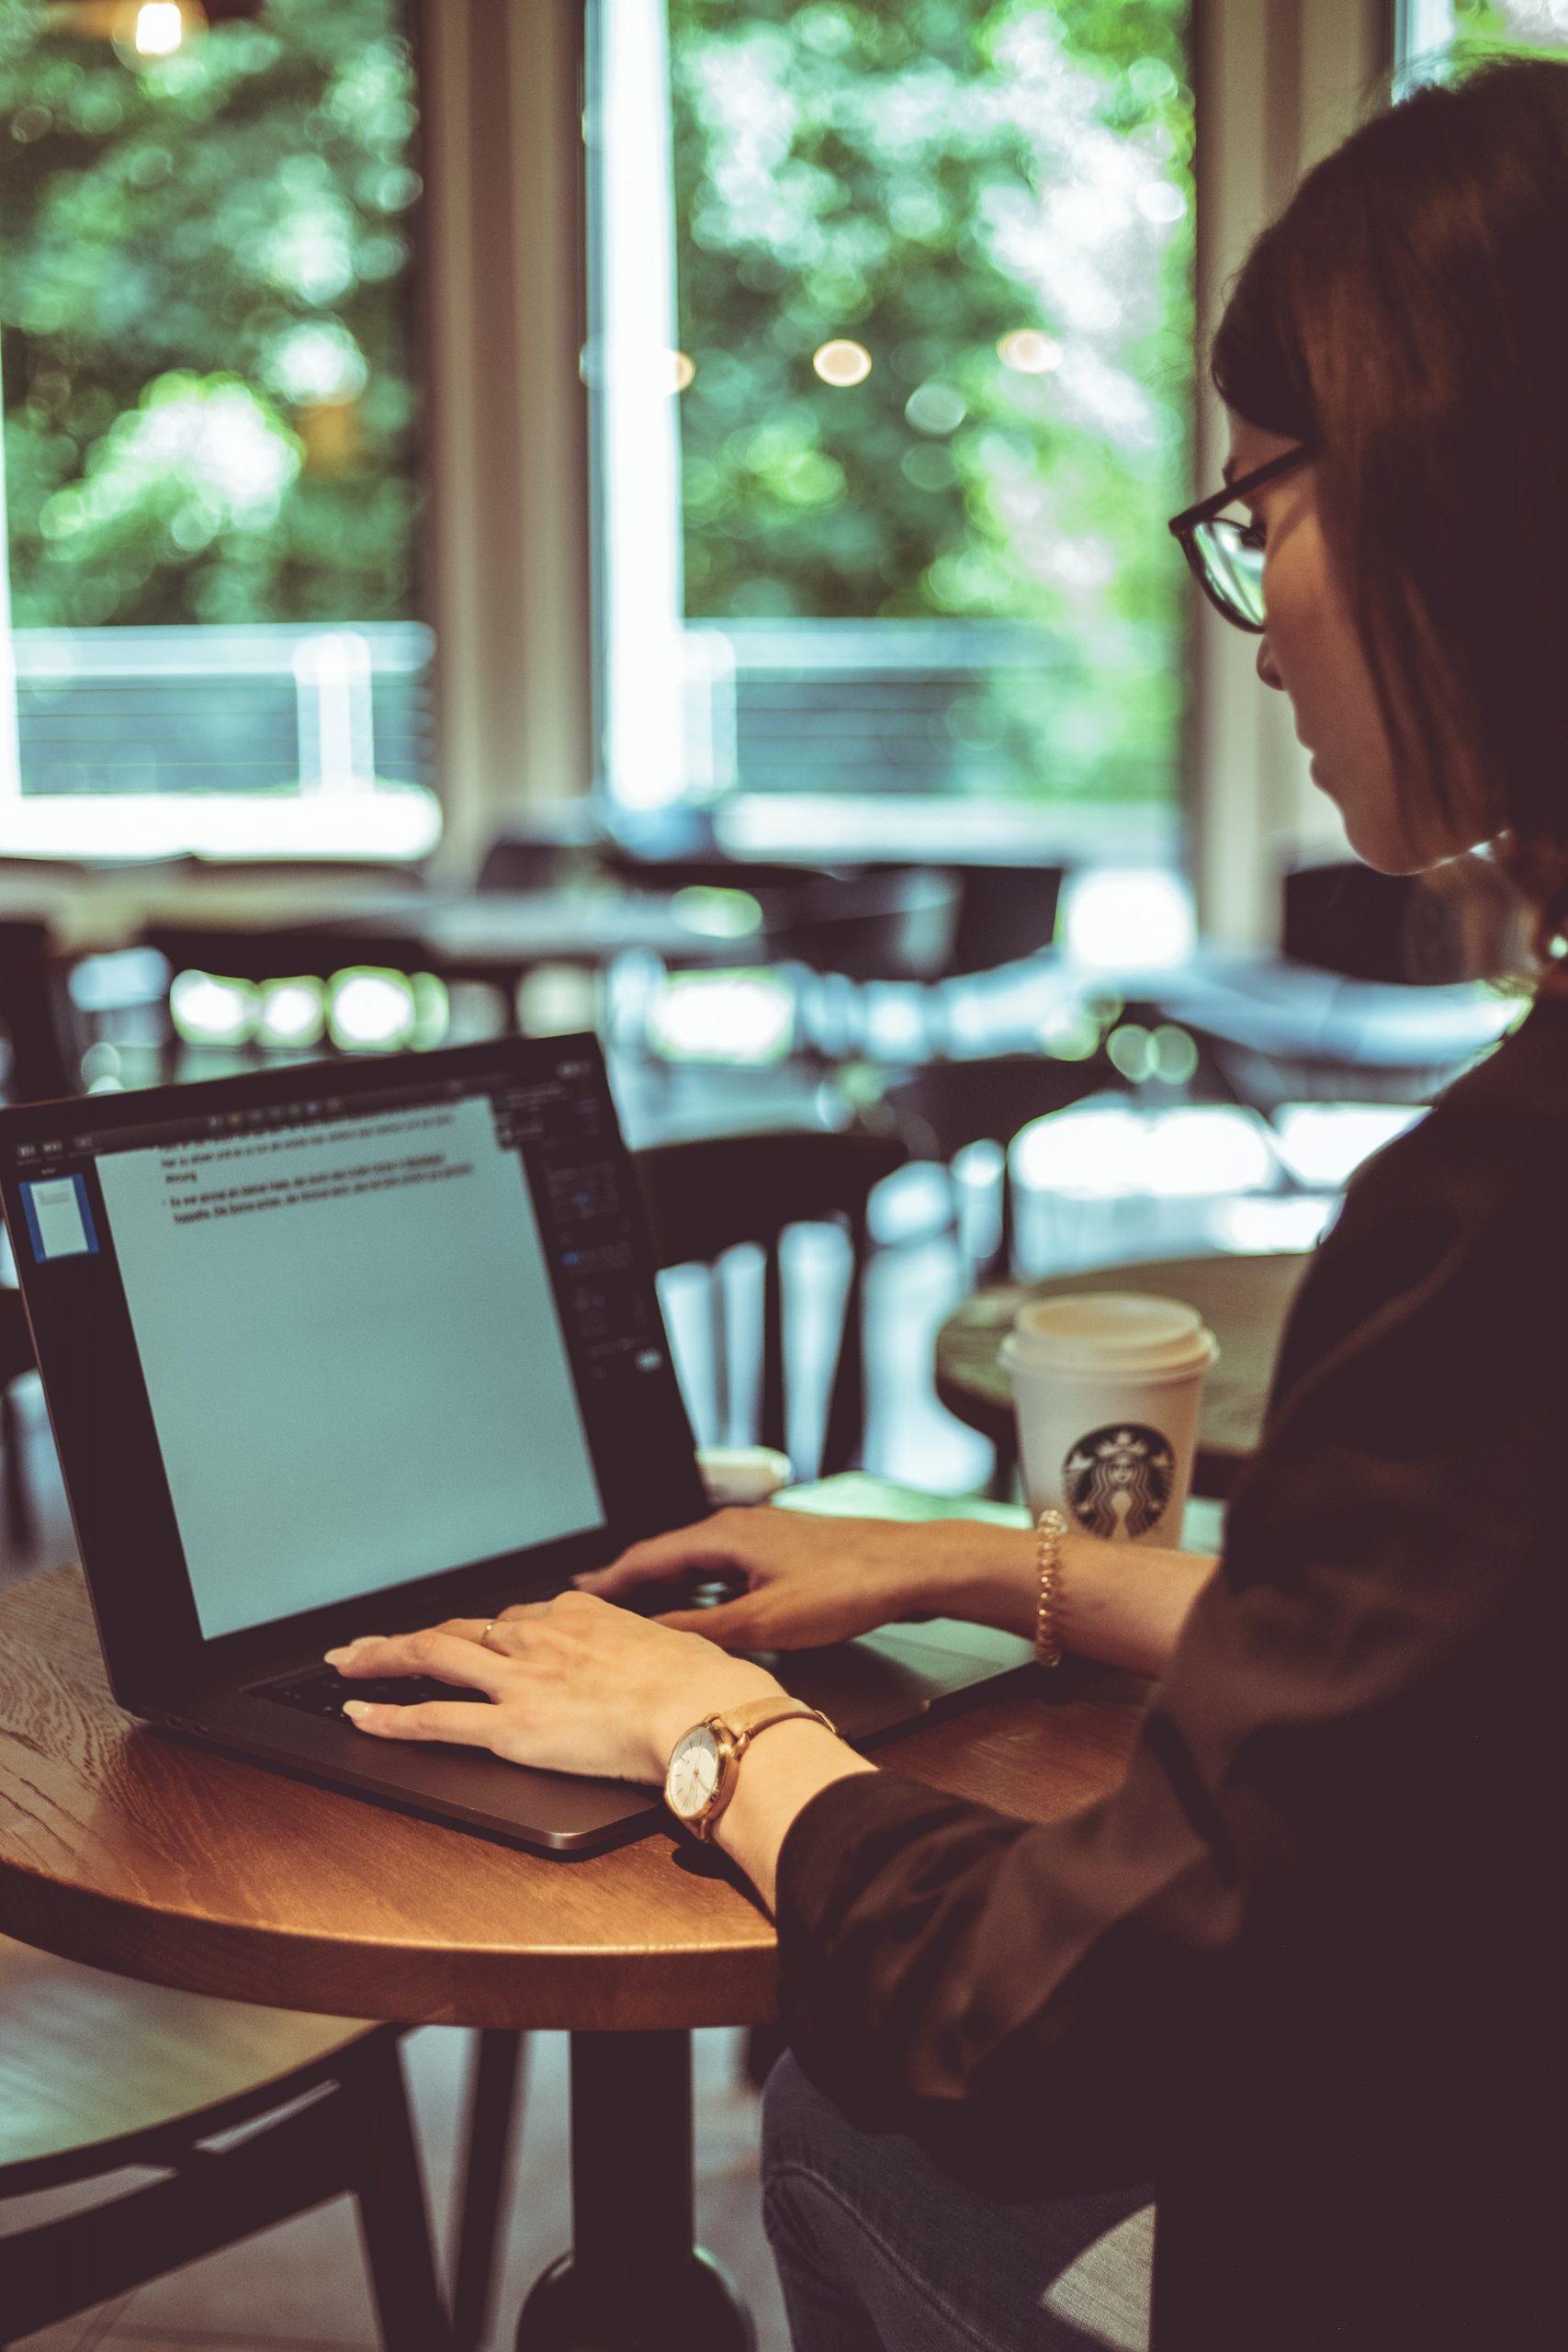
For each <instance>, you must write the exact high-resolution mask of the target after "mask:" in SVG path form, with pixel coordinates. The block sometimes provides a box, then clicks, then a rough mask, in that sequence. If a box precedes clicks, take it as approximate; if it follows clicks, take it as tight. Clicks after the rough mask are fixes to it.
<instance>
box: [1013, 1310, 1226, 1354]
mask: <svg viewBox="0 0 1568 2352" xmlns="http://www.w3.org/2000/svg"><path fill="white" fill-rule="evenodd" d="M1011 1340H1012V1344H1011V1346H1010V1349H1009V1350H1008V1353H1009V1355H1010V1357H1011V1358H1012V1359H1013V1361H1015V1362H1019V1363H1027V1364H1038V1365H1040V1366H1041V1367H1042V1368H1046V1367H1049V1368H1051V1369H1053V1370H1054V1369H1056V1368H1058V1367H1059V1368H1060V1369H1061V1370H1063V1371H1071V1372H1109V1373H1130V1374H1138V1373H1151V1372H1178V1371H1186V1370H1189V1369H1195V1368H1196V1367H1198V1366H1199V1365H1201V1364H1206V1363H1209V1362H1211V1361H1212V1359H1213V1356H1214V1354H1215V1353H1216V1352H1217V1351H1216V1349H1215V1345H1214V1335H1213V1332H1212V1331H1210V1330H1208V1329H1205V1327H1204V1323H1203V1318H1202V1317H1201V1315H1200V1314H1199V1312H1198V1310H1197V1308H1196V1307H1195V1306H1183V1305H1182V1303H1181V1301H1180V1300H1179V1299H1174V1298H1153V1297H1150V1296H1148V1295H1146V1294H1145V1293H1143V1292H1140V1291H1110V1290H1103V1291H1080V1292H1078V1293H1077V1294H1076V1295H1068V1296H1064V1297H1061V1298H1037V1299H1032V1300H1031V1301H1030V1302H1029V1303H1028V1304H1027V1305H1026V1306H1021V1307H1020V1308H1019V1310H1018V1313H1017V1315H1016V1316H1015V1317H1013V1329H1012V1334H1011Z"/></svg>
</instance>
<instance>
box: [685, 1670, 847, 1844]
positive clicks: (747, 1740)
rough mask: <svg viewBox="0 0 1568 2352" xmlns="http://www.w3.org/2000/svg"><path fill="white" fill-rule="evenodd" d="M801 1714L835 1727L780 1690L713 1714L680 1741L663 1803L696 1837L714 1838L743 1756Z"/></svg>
mask: <svg viewBox="0 0 1568 2352" xmlns="http://www.w3.org/2000/svg"><path fill="white" fill-rule="evenodd" d="M797 1715H798V1716H800V1717H802V1718H803V1719H804V1720H805V1721H806V1722H807V1723H813V1724H825V1725H826V1726H827V1728H828V1730H829V1731H831V1730H832V1729H833V1725H832V1724H830V1723H829V1722H828V1718H827V1716H826V1715H825V1714H824V1713H822V1711H821V1709H820V1708H819V1707H808V1706H807V1703H806V1702H805V1700H804V1699H791V1698H789V1697H787V1696H786V1695H785V1693H784V1691H779V1692H778V1693H777V1695H776V1696H774V1697H773V1698H768V1699H753V1700H752V1701H751V1702H750V1705H748V1706H744V1707H731V1708H730V1709H729V1712H728V1714H723V1715H708V1716H706V1717H705V1719H704V1721H703V1722H701V1723H700V1724H693V1725H692V1728H691V1730H690V1731H689V1732H686V1733H685V1734H684V1735H683V1736H682V1737H681V1738H680V1739H678V1740H677V1741H676V1742H675V1746H674V1747H673V1749H672V1750H671V1757H670V1769H669V1770H668V1771H667V1772H666V1773H665V1775H664V1802H665V1804H667V1805H668V1806H669V1808H670V1810H671V1813H672V1814H673V1815H674V1816H675V1818H676V1820H677V1821H678V1822H680V1823H681V1824H682V1826H683V1827H684V1828H687V1829H689V1830H690V1831H691V1833H692V1835H693V1837H694V1838H708V1837H711V1836H712V1834H713V1826H714V1823H715V1822H716V1820H717V1819H718V1816H719V1815H720V1814H721V1813H722V1812H723V1811H724V1808H725V1806H726V1805H727V1804H728V1803H729V1800H730V1798H731V1797H732V1796H733V1795H734V1794H735V1783H736V1781H737V1780H738V1779H739V1774H740V1759H741V1758H742V1757H743V1756H744V1755H745V1753H746V1750H747V1749H748V1748H749V1747H750V1745H751V1742H752V1741H753V1740H754V1739H755V1738H756V1737H757V1736H758V1734H759V1733H760V1732H764V1731H767V1730H768V1729H769V1728H770V1726H771V1725H773V1724H783V1723H789V1722H791V1721H792V1720H793V1719H794V1718H795V1716H797Z"/></svg>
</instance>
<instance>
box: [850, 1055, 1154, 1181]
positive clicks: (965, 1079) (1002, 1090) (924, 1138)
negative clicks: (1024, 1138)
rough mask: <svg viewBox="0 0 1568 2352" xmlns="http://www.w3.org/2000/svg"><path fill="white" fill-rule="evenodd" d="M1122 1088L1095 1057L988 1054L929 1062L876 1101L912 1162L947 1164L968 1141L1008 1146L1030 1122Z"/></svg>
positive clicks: (1100, 1057) (1104, 1063)
mask: <svg viewBox="0 0 1568 2352" xmlns="http://www.w3.org/2000/svg"><path fill="white" fill-rule="evenodd" d="M1122 1083H1123V1081H1122V1080H1121V1079H1120V1078H1119V1077H1118V1076H1117V1073H1116V1071H1115V1070H1114V1069H1112V1067H1111V1064H1110V1063H1109V1062H1108V1061H1107V1060H1106V1058H1105V1057H1104V1056H1103V1055H1102V1054H1098V1053H1097V1054H1094V1055H1091V1056H1090V1057H1089V1058H1088V1059H1086V1060H1084V1061H1058V1060H1057V1059H1056V1058H1055V1056H1053V1055H1050V1054H988V1055H986V1056H985V1057H982V1058H980V1059H977V1060H975V1061H963V1062H930V1063H928V1064H927V1065H926V1066H925V1068H924V1069H917V1070H914V1071H912V1072H911V1073H910V1075H909V1076H908V1078H907V1079H904V1080H900V1082H899V1083H898V1084H897V1086H893V1087H889V1089H888V1090H887V1092H886V1095H885V1096H884V1098H883V1099H884V1101H885V1103H886V1106H887V1108H888V1109H889V1110H890V1111H891V1112H892V1114H893V1115H894V1117H895V1118H896V1119H897V1123H898V1126H899V1130H900V1132H901V1133H902V1135H903V1136H904V1138H905V1141H906V1142H907V1143H908V1147H909V1149H910V1152H911V1154H912V1155H913V1156H914V1157H915V1158H916V1159H940V1160H943V1161H951V1160H952V1159H953V1158H954V1157H955V1155H956V1154H957V1153H959V1152H961V1151H963V1150H964V1149H965V1148H967V1147H968V1146H969V1145H970V1144H972V1143H997V1144H1002V1145H1007V1144H1010V1142H1011V1141H1012V1139H1013V1137H1014V1136H1016V1135H1019V1134H1021V1132H1022V1130H1023V1129H1024V1128H1025V1127H1027V1126H1028V1125H1030V1124H1031V1122H1032V1120H1035V1119H1042V1118H1043V1117H1044V1116H1045V1115H1046V1114H1047V1113H1048V1112H1051V1111H1065V1110H1066V1108H1067V1106H1068V1105H1069V1104H1070V1103H1081V1102H1082V1101H1083V1100H1084V1099H1085V1097H1086V1096H1088V1095H1090V1094H1102V1093H1104V1092H1105V1091H1107V1090H1108V1089H1118V1088H1120V1087H1121V1086H1122Z"/></svg>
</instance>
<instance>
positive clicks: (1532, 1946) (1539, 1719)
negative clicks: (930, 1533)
mask: <svg viewBox="0 0 1568 2352" xmlns="http://www.w3.org/2000/svg"><path fill="white" fill-rule="evenodd" d="M1565 1504H1568V1003H1564V1002H1562V1001H1542V1002H1540V1003H1538V1004H1537V1005H1536V1006H1535V1008H1534V1009H1533V1010H1532V1011H1531V1012H1530V1013H1529V1017H1528V1018H1527V1019H1526V1020H1525V1022H1524V1023H1523V1024H1522V1025H1521V1026H1520V1027H1519V1028H1518V1029H1517V1031H1516V1032H1515V1033H1514V1034H1513V1035H1511V1036H1510V1037H1508V1038H1507V1039H1506V1041H1505V1043H1504V1044H1503V1045H1502V1046H1500V1047H1499V1048H1498V1049H1497V1050H1496V1052H1495V1053H1494V1054H1492V1055H1491V1056H1490V1057H1488V1058H1487V1059H1486V1060H1485V1061H1484V1062H1483V1064H1481V1065H1480V1066H1479V1067H1478V1068H1476V1069H1472V1070H1471V1071H1470V1072H1468V1073H1467V1074H1466V1075H1465V1076H1464V1077H1463V1078H1461V1080H1458V1081H1457V1082H1456V1083H1455V1084H1454V1085H1453V1086H1451V1087H1450V1089H1449V1091H1447V1092H1446V1093H1445V1094H1444V1095H1443V1096H1442V1098H1441V1099H1440V1100H1439V1102H1438V1103H1437V1105H1436V1106H1435V1107H1434V1108H1433V1110H1432V1111H1431V1112H1430V1113H1429V1114H1427V1117H1426V1118H1425V1119H1424V1120H1423V1121H1422V1122H1421V1123H1420V1125H1418V1126H1416V1128H1414V1129H1413V1130H1412V1131H1411V1132H1410V1133H1409V1134H1407V1135H1405V1136H1402V1137H1401V1138H1400V1139H1399V1141H1398V1142H1397V1143H1395V1144H1393V1146H1391V1147H1390V1148H1388V1149H1386V1150H1385V1151H1383V1152H1382V1153H1380V1154H1379V1155H1378V1157H1377V1158H1376V1159H1374V1160H1372V1161H1371V1162H1370V1163H1369V1164H1368V1165H1367V1166H1366V1167H1365V1168H1364V1169H1363V1170H1361V1171H1360V1173H1359V1175H1358V1177H1357V1178H1356V1180H1355V1182H1353V1183H1352V1184H1351V1186H1350V1188H1349V1192H1348V1196H1347V1199H1346V1202H1345V1204H1344V1207H1343V1209H1342V1211H1341V1213H1340V1216H1339V1217H1338V1220H1337V1223H1336V1225H1335V1226H1334V1227H1333V1229H1332V1231H1331V1232H1330V1233H1329V1234H1328V1236H1327V1237H1326V1238H1325V1240H1324V1242H1323V1243H1322V1244H1321V1246H1320V1248H1319V1250H1318V1252H1317V1255H1316V1259H1315V1261H1314V1264H1313V1266H1312V1267H1311V1268H1310V1270H1309V1272H1308V1274H1307V1277H1306V1280H1305V1282H1304V1283H1303V1286H1302V1289H1301V1292H1300V1293H1299V1295H1298V1297H1297V1301H1296V1304H1295V1306H1294V1308H1293V1310H1292V1316H1291V1318H1290V1322H1289V1325H1288V1328H1287V1330H1286V1334H1285V1338H1284V1341H1283V1345H1282V1348H1281V1352H1280V1362H1279V1365H1278V1368H1277V1371H1276V1374H1275V1380H1274V1385H1273V1391H1272V1395H1271V1397H1270V1400H1269V1413H1268V1418H1267V1425H1266V1431H1265V1436H1264V1441H1263V1443H1262V1446H1261V1449H1260V1451H1259V1453H1258V1456H1257V1457H1256V1460H1255V1462H1254V1463H1253V1464H1252V1465H1251V1467H1250V1468H1249V1470H1248V1473H1247V1476H1246V1477H1245V1479H1244V1480H1243V1482H1242V1484H1241V1486H1240V1487H1239V1489H1238V1491H1237V1493H1236V1495H1235V1498H1234V1500H1233V1503H1232V1505H1231V1510H1230V1513H1229V1520H1228V1525H1227V1531H1226V1537H1225V1548H1224V1557H1223V1559H1222V1561H1221V1563H1220V1566H1219V1569H1218V1571H1217V1573H1216V1575H1215V1577H1214V1578H1213V1581H1212V1583H1211V1584H1210V1585H1209V1587H1208V1588H1206V1589H1205V1590H1204V1592H1203V1594H1202V1596H1201V1599H1200V1600H1199V1602H1198V1604H1197V1606H1196V1608H1195V1609H1194V1611H1193V1612H1192V1616H1191V1618H1190V1622H1189V1624H1188V1627H1187V1630H1186V1633H1185V1634H1184V1636H1183V1639H1182V1642H1181V1645H1180V1647H1179V1651H1178V1654H1177V1656H1176V1657H1175V1658H1174V1659H1173V1661H1172V1663H1171V1667H1170V1670H1169V1673H1168V1676H1167V1678H1166V1679H1165V1681H1164V1682H1163V1683H1162V1684H1160V1685H1159V1686H1158V1687H1157V1689H1156V1691H1154V1693H1153V1696H1152V1698H1151V1702H1150V1706H1149V1711H1148V1713H1147V1716H1146V1719H1145V1725H1144V1728H1143V1731H1142V1734H1141V1736H1140V1739H1139V1743H1138V1746H1137V1748H1136V1750H1135V1753H1134V1758H1133V1761H1132V1765H1131V1768H1130V1770H1129V1772H1128V1775H1127V1778H1126V1781H1125V1783H1124V1784H1123V1786H1122V1788H1121V1789H1120V1790H1118V1791H1117V1792H1116V1793H1115V1794H1114V1795H1112V1796H1111V1797H1108V1798H1107V1799H1105V1800H1104V1801H1103V1802H1102V1803H1100V1804H1097V1805H1095V1806H1093V1807H1092V1808H1091V1809H1090V1810H1089V1811H1088V1812H1086V1813H1082V1814H1079V1815H1076V1816H1075V1817H1074V1818H1072V1819H1070V1820H1067V1821H1064V1822H1061V1823H1057V1824H1054V1825H1052V1826H1047V1827H1039V1826H1021V1825H1020V1824H1019V1823H1018V1822H1016V1821H1014V1820H1011V1819H1010V1818H1007V1817H1004V1816H1003V1815H998V1814H995V1813H991V1812H989V1811H987V1809H985V1808H984V1807H981V1806H977V1805H974V1804H964V1803H961V1802H959V1801H957V1800H955V1799H950V1798H947V1797H944V1796H942V1795H937V1794H933V1793H932V1792H930V1791H927V1790H924V1789H922V1788H920V1787H919V1786H917V1785H916V1784H914V1783H912V1782H910V1781H906V1780H903V1779H900V1778H898V1777H897V1775H895V1774H894V1773H891V1772H888V1773H883V1774H880V1775H878V1776H876V1777H874V1778H871V1777H861V1778H858V1779H853V1780H850V1781H843V1782H840V1784H839V1785H837V1786H835V1787H833V1788H830V1789H828V1790H826V1791H824V1792H823V1793H822V1794H821V1795H820V1796H819V1797H818V1798H816V1799H815V1800H814V1801H813V1802H812V1803H811V1804H809V1805H807V1808H806V1810H805V1811H804V1813H803V1814H802V1815H800V1817H799V1819H798V1820H797V1821H796V1823H795V1826H794V1827H793V1828H792V1830H791V1831H790V1834H789V1837H788V1838H787V1839H786V1841H785V1845H784V1854H783V1857H782V1861H781V1874H780V1882H779V1911H778V1917H779V1932H780V1941H781V1954H782V1964H783V1985H784V1993H783V1998H784V2015H785V2018H786V2021H787V2024H788V2026H789V2029H790V2031H791V2034H792V2036H793V2038H794V2041H795V2046H796V2049H797V2051H798V2052H799V2054H800V2056H801V2059H802V2061H803V2063H804V2064H805V2065H806V2067H807V2072H808V2073H809V2074H810V2075H813V2077H814V2078H815V2079H816V2080H817V2081H818V2083H819V2084H820V2085H821V2086H823V2087H824V2088H825V2089H827V2090H828V2091H829V2092H830V2093H831V2094H832V2095H833V2096H834V2097H835V2098H837V2099H838V2100H839V2101H840V2105H842V2106H843V2107H845V2108H846V2109H847V2110H848V2111H849V2112H850V2114H851V2115H852V2117H854V2118H855V2120H858V2121H859V2122H861V2123H862V2124H863V2125H864V2126H867V2127H868V2128H872V2129H879V2128H886V2129H897V2130H899V2131H907V2132H911V2133H913V2134H914V2135H916V2136H917V2137H918V2138H919V2139H921V2140H923V2141H924V2142H925V2143H927V2145H928V2146H929V2147H930V2148H931V2151H932V2152H933V2154H935V2155H936V2156H937V2157H938V2158H939V2160H940V2161H942V2162H943V2163H945V2164H947V2165H950V2166H951V2167H952V2168H953V2169H954V2170H955V2171H956V2172H958V2173H959V2174H960V2175H961V2176H962V2177H964V2178H966V2179H968V2180H969V2181H971V2182H972V2183H975V2184H976V2185H978V2186H980V2187H982V2188H985V2189H986V2190H987V2192H989V2193H990V2194H992V2195H994V2196H997V2197H998V2198H1001V2199H1023V2198H1030V2199H1033V2198H1037V2197H1040V2196H1042V2195H1043V2194H1046V2193H1048V2192H1051V2191H1053V2190H1055V2189H1062V2190H1075V2189H1081V2188H1088V2187H1090V2186H1093V2185H1096V2184H1104V2183H1111V2182H1123V2181H1124V2182H1134V2181H1138V2180H1149V2179H1152V2180H1153V2181H1154V2182H1155V2184H1156V2190H1157V2196H1158V2205H1159V2220H1158V2227H1157V2237H1156V2243H1157V2252H1156V2268H1155V2339H1154V2340H1155V2346H1156V2352H1298V2348H1299V2352H1321V2347H1324V2346H1355V2347H1364V2352H1374V2347H1375V2352H1435V2347H1443V2346H1454V2347H1456V2352H1457V2347H1459V2346H1463V2347H1464V2352H1481V2347H1483V2346H1491V2345H1494V2344H1495V2345H1497V2346H1507V2347H1508V2352H1523V2347H1526V2346H1536V2345H1541V2346H1545V2345H1547V2344H1549V2343H1551V2344H1553V2345H1555V2344H1556V2343H1558V2342H1561V2341H1562V2330H1563V2328H1564V2326H1568V2321H1565V2319H1564V2316H1563V2314H1564V2312H1565V2311H1568V2282H1565V2281H1564V2279H1563V2278H1562V2268H1563V2264H1562V2259H1561V2257H1560V2255H1559V2246H1560V2245H1561V2244H1562V2241H1563V2238H1564V2236H1565V2234H1568V2232H1565V2228H1564V2224H1563V2222H1562V2217H1561V2212H1560V2211H1559V2199H1558V2194H1557V2191H1558V2186H1559V2182H1560V2179H1561V2177H1562V2170H1563V2166H1562V2155H1561V2153H1560V2149H1561V2132H1562V2125H1561V2121H1560V2115H1561V2106H1562V2101H1561V2092H1562V2066H1561V2039H1562V2028H1561V2024H1560V2017H1561V2012H1562V2007H1563V2005H1564V2003H1565V2002H1568V1971H1565V1969H1564V1964H1563V1962H1564V1944H1563V1936H1562V1927H1561V1924H1560V1919H1561V1912H1562V1884H1561V1881H1562V1875H1563V1872H1562V1852H1563V1838H1564V1831H1563V1827H1562V1819H1561V1798H1562V1770H1561V1754H1562V1718H1563V1710H1564V1702H1563V1697H1562V1683H1563V1677H1564V1666H1565V1644H1564V1639H1563V1634H1564V1592H1565V1589H1568V1541H1565V1537H1564V1513H1565ZM1128 1573H1129V1574H1130V1575H1134V1574H1136V1573H1137V1560H1136V1558H1135V1556H1134V1557H1132V1558H1130V1559H1129V1561H1128Z"/></svg>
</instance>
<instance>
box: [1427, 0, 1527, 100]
mask: <svg viewBox="0 0 1568 2352" xmlns="http://www.w3.org/2000/svg"><path fill="white" fill-rule="evenodd" d="M1395 17H1396V26H1395V35H1394V40H1395V50H1396V54H1397V59H1398V63H1399V67H1400V71H1401V74H1402V75H1403V76H1404V78H1405V79H1406V80H1408V79H1411V78H1418V77H1420V76H1421V75H1422V74H1436V73H1441V72H1442V71H1443V70H1444V64H1445V57H1446V52H1447V51H1449V50H1450V48H1452V47H1453V45H1454V44H1455V43H1456V42H1457V43H1460V44H1462V45H1463V46H1464V47H1465V48H1467V49H1469V48H1471V47H1475V48H1486V49H1506V50H1512V51H1537V52H1540V53H1542V54H1548V55H1550V54H1555V53H1561V51H1562V49H1563V47H1564V45H1565V44H1568V0H1397V6H1396V9H1395Z"/></svg>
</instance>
